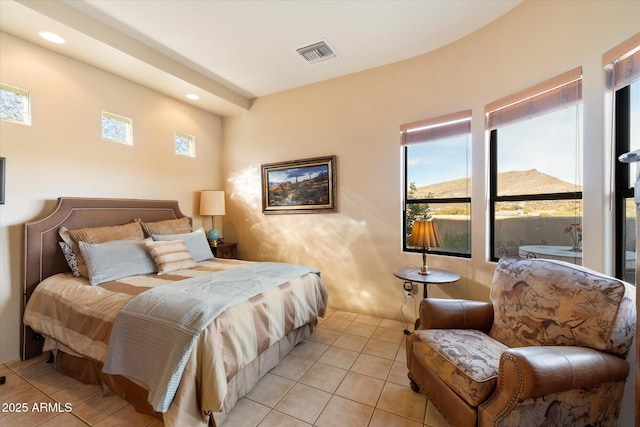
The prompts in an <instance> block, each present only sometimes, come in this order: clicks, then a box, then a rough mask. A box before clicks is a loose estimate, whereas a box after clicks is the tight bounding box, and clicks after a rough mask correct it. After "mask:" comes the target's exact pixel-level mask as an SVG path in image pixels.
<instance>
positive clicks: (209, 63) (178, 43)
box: [0, 0, 522, 116]
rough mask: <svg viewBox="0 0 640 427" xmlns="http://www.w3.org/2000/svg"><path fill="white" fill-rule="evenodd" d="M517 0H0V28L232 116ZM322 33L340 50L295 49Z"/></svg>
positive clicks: (458, 30) (398, 53)
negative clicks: (312, 58)
mask: <svg viewBox="0 0 640 427" xmlns="http://www.w3.org/2000/svg"><path fill="white" fill-rule="evenodd" d="M521 1H522V0H457V1H451V0H423V1H419V0H410V1H403V0H396V1H387V0H371V1H369V0H353V1H338V0H314V1H303V0H298V1H293V0H286V1H275V0H252V1H241V0H238V1H219V0H215V1H214V0H162V1H150V0H128V1H107V0H65V1H59V0H55V1H50V0H18V1H14V0H0V30H1V31H3V32H5V33H8V34H11V35H14V36H16V37H19V38H21V39H24V40H26V41H29V42H32V43H35V44H38V45H40V46H44V47H46V48H47V49H50V50H52V51H55V52H58V53H60V54H63V55H66V56H69V57H71V58H74V59H77V60H80V61H82V62H85V63H88V64H91V65H93V66H96V67H98V68H101V69H103V70H105V71H108V72H111V73H113V74H116V75H118V76H121V77H124V78H126V79H129V80H131V81H134V82H136V83H139V84H142V85H144V86H147V87H149V88H152V89H154V90H157V91H159V92H162V93H165V94H167V95H169V96H172V97H174V98H177V99H180V100H181V101H184V102H188V103H190V104H193V105H195V106H197V107H199V108H202V109H204V110H207V111H211V112H213V113H215V114H218V115H221V116H229V115H234V114H240V113H242V112H246V111H247V110H248V109H249V108H250V106H251V100H252V99H253V98H256V97H260V96H265V95H269V94H272V93H276V92H280V91H284V90H288V89H292V88H295V87H299V86H303V85H307V84H311V83H315V82H319V81H323V80H327V79H331V78H335V77H339V76H343V75H347V74H351V73H355V72H358V71H362V70H366V69H370V68H374V67H378V66H382V65H385V64H390V63H393V62H397V61H401V60H404V59H408V58H411V57H414V56H418V55H421V54H423V53H426V52H429V51H431V50H434V49H438V48H440V47H442V46H444V45H447V44H449V43H451V42H453V41H455V40H457V39H460V38H461V37H464V36H466V35H467V34H470V33H472V32H474V31H475V30H477V29H479V28H480V27H482V26H484V25H486V24H488V23H489V22H491V21H493V20H494V19H496V18H498V17H499V16H501V15H503V14H504V13H506V12H508V11H509V10H511V9H512V8H514V7H515V6H517V5H518V4H520V3H521ZM39 31H51V32H55V33H57V34H58V35H60V36H62V37H63V38H64V39H65V40H66V43H65V44H61V45H56V44H51V43H50V42H47V41H45V40H43V39H41V38H40V37H39V36H38V35H37V33H38V32H39ZM320 40H326V41H327V42H328V43H329V45H330V46H331V48H333V50H334V51H335V53H336V55H337V58H335V59H330V60H326V61H322V62H318V63H315V64H310V63H307V62H306V61H305V60H304V59H303V58H302V57H301V56H300V55H299V54H298V53H297V52H296V49H298V48H300V47H303V46H307V45H309V44H312V43H315V42H317V41H320ZM187 93H194V94H197V95H199V96H200V99H199V100H197V101H192V100H188V99H186V98H185V95H186V94H187Z"/></svg>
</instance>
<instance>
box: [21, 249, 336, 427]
mask: <svg viewBox="0 0 640 427" xmlns="http://www.w3.org/2000/svg"><path fill="white" fill-rule="evenodd" d="M250 264H253V263H250V262H246V261H239V260H220V259H215V260H212V261H204V262H201V263H198V266H197V267H196V268H195V269H189V270H179V271H176V272H173V273H171V274H166V275H161V276H158V275H148V276H135V277H130V278H126V279H121V280H118V281H113V282H108V283H104V284H102V285H99V286H90V285H89V284H88V280H87V279H83V278H75V277H73V276H72V275H71V274H66V273H64V274H58V275H55V276H52V277H49V278H47V279H45V280H44V281H42V282H41V283H40V284H39V285H38V287H37V288H36V290H35V292H34V293H33V294H32V296H31V298H30V299H29V302H28V304H27V307H26V308H25V314H24V323H25V324H27V325H29V326H30V327H31V328H32V329H33V330H34V331H37V332H39V333H41V334H43V335H45V336H46V337H47V338H48V339H49V340H54V342H55V343H57V344H59V345H60V348H64V349H65V351H67V352H69V353H71V354H75V355H79V356H82V357H86V358H90V359H93V360H95V361H98V362H104V361H105V360H106V354H107V349H108V345H109V340H110V337H111V332H112V330H113V327H114V322H115V320H116V317H117V315H118V313H119V312H120V311H121V310H122V309H123V307H125V305H127V304H128V303H129V302H130V301H132V300H133V299H134V297H135V296H136V295H139V294H141V293H143V292H144V291H147V290H150V289H154V288H159V287H163V286H164V285H167V284H170V283H173V282H177V281H180V280H183V281H184V280H185V279H190V278H196V277H204V276H206V275H208V274H210V273H211V272H212V271H222V270H229V271H231V270H232V269H235V268H240V269H241V270H242V269H244V268H246V267H242V266H245V265H250ZM194 280H195V279H194ZM203 280H204V279H203ZM327 298H328V295H327V291H326V288H325V287H324V284H323V282H322V280H321V278H320V276H319V274H316V273H315V272H310V273H300V274H298V275H297V276H296V277H294V278H292V279H290V280H288V281H286V282H285V283H283V284H279V285H275V287H272V288H271V289H268V290H266V291H264V292H260V293H256V294H255V295H253V296H251V297H248V299H247V298H246V297H245V299H244V300H243V301H241V302H239V303H237V304H235V305H233V306H232V307H229V308H227V309H225V310H224V311H223V312H221V313H219V314H218V315H217V316H216V317H215V318H214V319H213V320H211V321H209V323H208V325H206V328H205V330H204V331H203V332H202V334H200V338H199V339H198V340H197V342H196V344H195V347H194V348H193V352H192V357H191V358H190V360H191V359H193V360H194V361H195V360H198V361H201V362H202V361H205V362H204V363H205V365H201V366H199V367H197V369H191V368H189V369H187V370H186V371H185V374H184V375H187V373H188V374H189V375H190V376H192V375H196V376H197V378H195V377H194V378H193V379H189V384H190V386H189V387H184V389H183V390H182V391H181V388H180V387H179V388H178V395H181V396H184V397H181V399H182V400H184V399H187V400H188V402H190V403H189V404H193V405H197V407H198V408H199V409H197V410H196V409H195V407H194V410H193V412H194V413H195V412H197V413H200V414H203V416H205V418H203V422H206V419H207V416H206V414H208V413H214V412H220V411H223V404H224V401H225V397H226V394H227V383H228V381H229V380H230V379H231V378H233V377H234V376H235V374H236V373H237V372H238V371H239V370H240V369H242V368H243V367H244V366H246V365H247V364H248V363H250V362H251V361H252V360H254V359H255V358H256V357H257V356H259V355H261V354H262V353H263V352H265V351H266V350H267V349H268V348H269V347H270V346H271V345H273V344H274V343H277V342H278V341H279V340H280V339H281V338H282V337H283V336H285V335H287V334H288V333H290V332H291V331H293V330H295V329H296V328H298V327H299V326H301V325H305V324H307V323H311V324H312V325H313V324H315V323H314V322H315V319H316V318H317V317H318V316H323V315H324V312H325V310H326V304H327ZM145 350H146V351H149V352H150V351H151V350H150V349H145ZM193 354H195V355H197V359H194V356H193ZM201 362H198V363H201ZM190 363H191V362H190ZM182 382H184V377H183V379H182ZM194 384H206V385H207V386H206V389H201V390H199V391H197V390H196V391H193V390H190V389H191V388H193V387H192V386H193V385H194ZM187 392H188V393H195V394H194V395H193V396H192V395H191V394H189V395H188V396H186V395H184V393H187ZM178 395H176V399H178ZM227 409H228V408H227ZM168 412H171V408H170V410H169V411H168ZM166 421H167V420H165V422H166Z"/></svg>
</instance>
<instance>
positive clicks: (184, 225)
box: [140, 218, 192, 237]
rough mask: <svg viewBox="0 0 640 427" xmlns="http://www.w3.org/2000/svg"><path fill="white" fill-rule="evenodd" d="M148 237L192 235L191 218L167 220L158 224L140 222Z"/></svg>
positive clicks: (157, 222)
mask: <svg viewBox="0 0 640 427" xmlns="http://www.w3.org/2000/svg"><path fill="white" fill-rule="evenodd" d="M140 224H141V225H142V228H143V230H144V233H145V235H146V236H147V237H151V236H153V235H154V234H184V233H191V231H192V228H191V221H190V220H189V218H179V219H166V220H164V221H156V222H142V221H141V222H140Z"/></svg>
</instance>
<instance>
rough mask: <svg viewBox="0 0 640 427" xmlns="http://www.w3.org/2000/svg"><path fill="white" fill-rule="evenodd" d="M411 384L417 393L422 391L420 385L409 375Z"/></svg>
mask: <svg viewBox="0 0 640 427" xmlns="http://www.w3.org/2000/svg"><path fill="white" fill-rule="evenodd" d="M409 385H410V386H411V390H413V391H414V392H416V393H420V386H419V385H418V384H416V382H415V381H414V380H413V378H411V377H410V376H409Z"/></svg>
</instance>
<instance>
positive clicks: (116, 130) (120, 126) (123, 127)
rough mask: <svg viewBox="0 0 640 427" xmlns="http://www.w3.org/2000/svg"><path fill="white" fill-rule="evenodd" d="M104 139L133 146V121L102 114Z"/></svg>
mask: <svg viewBox="0 0 640 427" xmlns="http://www.w3.org/2000/svg"><path fill="white" fill-rule="evenodd" d="M102 139H104V140H106V141H111V142H119V143H121V144H126V145H133V121H132V120H131V119H130V118H128V117H123V116H118V115H117V114H112V113H107V112H104V111H103V112H102Z"/></svg>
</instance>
